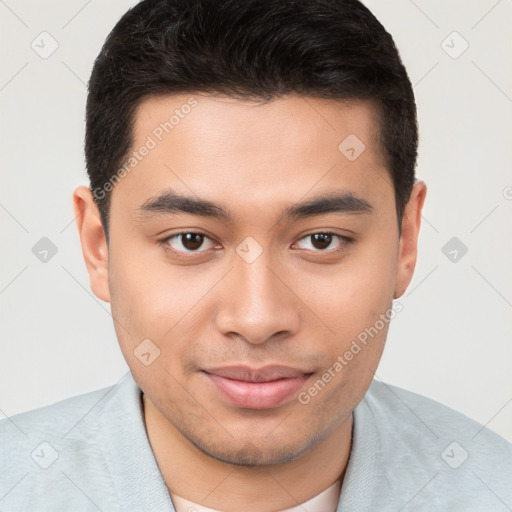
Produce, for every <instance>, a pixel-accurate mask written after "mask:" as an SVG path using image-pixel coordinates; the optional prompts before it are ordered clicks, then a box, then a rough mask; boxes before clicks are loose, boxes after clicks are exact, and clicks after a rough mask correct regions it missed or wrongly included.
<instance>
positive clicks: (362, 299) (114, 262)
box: [73, 94, 426, 512]
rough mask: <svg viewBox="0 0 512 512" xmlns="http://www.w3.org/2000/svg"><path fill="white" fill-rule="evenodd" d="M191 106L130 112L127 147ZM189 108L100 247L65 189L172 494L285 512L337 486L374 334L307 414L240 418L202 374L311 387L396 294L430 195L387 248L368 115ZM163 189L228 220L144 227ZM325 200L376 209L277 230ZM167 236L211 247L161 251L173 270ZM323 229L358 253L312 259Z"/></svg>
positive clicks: (300, 409) (389, 193)
mask: <svg viewBox="0 0 512 512" xmlns="http://www.w3.org/2000/svg"><path fill="white" fill-rule="evenodd" d="M189 98H190V95H175V96H169V97H162V98H153V99H149V100H145V101H144V102H142V103H141V105H140V106H139V108H138V110H137V112H136V117H135V126H134V144H133V147H134V148H139V147H140V146H142V145H143V144H144V142H145V141H146V140H147V137H148V135H151V133H152V131H153V130H154V129H155V127H156V126H158V125H159V123H161V122H163V121H165V120H167V119H168V118H169V115H170V113H172V111H173V110H174V109H176V108H180V107H181V106H182V105H184V104H185V103H186V102H187V100H188V99H189ZM194 98H195V99H196V100H197V102H198V104H197V106H196V107H195V108H194V109H193V110H192V111H191V112H190V114H188V115H187V116H186V117H184V118H183V119H181V120H180V122H179V124H178V125H176V126H175V127H174V129H173V130H172V132H170V133H169V134H168V135H166V136H165V137H164V138H163V140H162V141H161V142H160V143H159V144H158V145H157V146H156V147H155V148H154V149H152V150H151V151H150V152H149V154H148V155H147V156H146V157H145V158H144V159H142V161H141V162H139V163H138V165H137V166H136V167H135V168H134V169H133V170H132V171H131V172H130V173H129V174H127V175H126V176H125V177H123V179H121V180H120V181H119V182H118V183H117V185H116V186H115V188H114V190H113V191H112V202H111V209H110V226H109V227H110V241H109V244H108V246H107V243H106V239H105V234H104V231H103V228H102V225H101V222H100V217H99V212H98V209H97V207H96V205H95V204H94V201H93V199H92V196H91V191H90V190H89V189H88V188H87V187H79V188H77V189H76V190H75V192H74V196H73V197H74V207H75V213H76V215H77V226H78V231H79V234H80V239H81V244H82V249H83V255H84V258H85V263H86V265H87V269H88V272H89V277H90V285H91V288H92V290H93V292H94V294H95V295H96V296H97V297H99V298H100V299H102V300H104V301H107V302H110V303H111V309H112V314H113V318H114V324H115V328H116V333H117V337H118V340H119V343H120V347H121V350H122V352H123V355H124V357H125V358H126V361H127V363H128V365H129V367H130V370H131V372H132V374H133V377H134V379H135V381H136V382H137V383H138V385H139V386H140V388H141V389H142V391H143V404H144V416H145V421H146V427H147V432H148V437H149V440H150V443H151V446H152V449H153V451H154V453H155V457H156V460H157V462H158V465H159V467H160V470H161V472H162V475H163V477H164V479H165V482H166V484H167V486H168V488H169V490H170V491H171V492H174V493H176V494H177V495H179V496H182V497H184V498H187V499H190V500H192V501H195V502H197V503H201V504H202V505H204V506H208V507H211V508H214V509H218V510H225V511H227V512H231V511H233V512H234V511H237V510H246V511H248V512H252V511H255V512H256V511H258V512H261V510H268V511H271V510H279V509H285V508H288V507H292V506H295V505H297V504H298V503H301V502H304V501H306V500H308V499H310V498H312V497H313V496H315V495H316V494H318V493H320V492H321V491H323V490H324V489H326V488H327V487H329V486H330V485H332V484H333V483H334V482H335V481H336V480H338V479H340V478H342V477H343V475H344V471H345V468H346V465H347V463H348V457H349V453H350V446H351V428H352V412H353V410H354V408H355V407H356V406H357V404H358V403H359V402H360V400H361V399H362V397H363V395H364V393H365V392H366V390H367V389H368V387H369V385H370V383H371V380H372V378H373V373H374V372H375V370H376V368H377V365H378V363H379V360H380V358H381V355H382V350H383V348H384V343H385V339H386V335H387V324H386V326H385V328H383V329H381V330H380V331H379V333H378V335H377V336H375V337H374V338H373V339H371V341H370V342H369V343H368V344H367V346H365V347H364V348H363V349H362V350H361V351H360V352H359V353H358V354H357V355H355V356H354V358H353V359H352V360H351V361H350V362H349V364H347V366H345V367H344V368H343V370H342V371H341V372H339V373H337V374H336V377H334V378H332V380H331V382H329V384H328V385H326V386H325V388H323V389H322V390H321V391H320V392H319V393H318V394H317V395H316V396H315V397H313V398H312V399H311V401H310V402H309V403H308V404H306V405H304V404H302V403H301V402H300V401H299V400H298V399H297V396H294V397H293V398H292V399H289V400H288V401H286V402H285V403H284V404H282V405H280V406H278V407H274V408H272V409H264V410H254V409H247V408H243V407H235V406H233V405H232V404H230V403H228V402H227V401H226V400H225V399H224V398H223V397H222V396H221V395H220V394H219V393H218V391H217V390H216V389H215V388H214V387H213V386H211V385H209V382H208V381H207V379H206V378H205V375H204V373H203V372H202V371H201V369H204V368H207V367H209V368H211V367H214V366H228V365H248V366H251V367H256V368H261V367H263V366H266V365H270V364H282V365H287V366H291V367H294V368H300V369H301V370H303V371H307V372H313V374H312V375H311V377H310V378H309V380H308V381H307V382H306V383H305V384H304V386H303V387H302V388H301V390H300V391H304V390H306V391H307V390H308V389H309V388H310V387H311V385H312V384H313V383H314V382H315V381H317V380H318V379H319V378H321V376H322V374H323V373H324V372H325V371H326V369H328V368H330V367H332V365H333V364H334V362H335V361H336V360H337V358H338V356H339V355H342V354H344V353H345V351H346V350H348V349H349V347H350V345H351V343H352V341H353V340H354V339H356V337H357V335H358V334H359V333H360V332H362V331H364V329H365V328H367V327H369V326H372V325H374V324H375V322H376V321H377V320H378V319H379V315H380V314H383V313H385V312H386V311H388V310H390V308H391V305H392V300H393V299H397V298H399V297H400V296H401V295H402V294H403V293H404V291H405V290H406V288H407V286H408V285H409V283H410V281H411V279H412V275H413V271H414V267H415V264H416V256H417V239H418V233H419V229H420V221H421V211H422V207H423V203H424V200H425V195H426V185H425V183H424V182H422V181H416V183H415V185H414V189H413V191H412V194H411V197H410V200H409V202H408V204H407V207H406V211H405V215H404V218H403V221H402V235H401V237H400V236H399V232H398V223H397V218H396V211H395V200H394V190H393V185H392V181H391V178H390V175H389V172H388V171H387V169H386V166H385V162H384V160H383V157H382V150H381V147H380V144H379V140H378V129H377V128H378V125H377V117H376V114H375V110H374V109H373V108H372V105H371V103H368V102H363V101H356V102H351V103H347V102H339V101H333V100H325V99H313V98H304V97H299V96H288V97H281V98H279V99H275V100H273V101H271V102H269V103H266V104H262V103H258V102H255V101H246V100H244V101H241V100H235V99H230V98H226V97H222V96H216V97H213V96H208V95H200V94H196V95H194ZM349 134H355V135H356V136H357V137H358V138H359V139H360V140H361V141H363V142H364V144H365V146H366V149H365V151H364V152H363V153H362V154H361V155H360V156H359V157H358V158H356V159H355V160H354V161H350V160H349V159H347V158H346V157H345V156H344V155H343V154H342V153H341V152H340V150H339V149H338V145H339V144H340V143H341V142H342V141H343V140H344V139H345V138H346V137H347V136H348V135H349ZM169 187H172V188H173V189H174V190H175V191H176V192H178V193H180V194H186V195H190V196H193V197H196V198H197V197H199V198H201V199H208V200H210V201H213V202H215V203H218V204H220V205H222V206H223V207H224V208H225V209H228V210H229V211H230V212H231V213H232V218H231V219H230V220H229V221H225V220H222V221H221V220H219V219H213V218H205V217H200V216H198V215H193V214H190V213H179V214H177V215H176V214H174V215H172V214H159V215H155V216H148V215H141V214H140V211H139V210H138V208H139V207H140V206H141V205H142V204H144V203H145V201H147V200H148V199H149V198H151V197H154V196H156V195H157V194H158V193H160V192H162V191H163V190H165V189H167V188H169ZM333 191H336V192H349V191H350V192H351V193H352V194H353V195H356V196H357V197H360V198H363V199H364V200H366V201H367V202H368V203H370V205H371V206H372V211H370V212H364V213H358V214H355V213H346V212H344V213H343V212H342V213H340V212H335V213H327V214H321V215H315V216H311V217H306V218H300V219H295V220H289V219H286V218H285V217H283V216H282V212H283V210H284V209H285V208H286V207H289V206H292V205H294V204H296V203H297V202H300V201H305V200H308V199H312V198H316V197H317V196H319V195H321V194H325V193H331V192H333ZM180 231H186V232H192V233H193V232H202V233H205V234H206V235H207V236H208V237H209V238H206V239H205V241H204V244H203V245H202V246H201V247H200V248H199V249H198V251H199V252H195V253H194V252H190V251H189V252H187V248H188V247H190V246H189V245H186V244H185V245H184V244H183V243H182V242H183V240H182V239H180V238H179V237H175V238H174V239H170V240H168V241H167V245H168V246H169V245H170V244H171V243H172V247H174V248H175V249H176V250H178V251H181V254H182V255H183V257H181V258H179V257H177V256H175V255H174V254H173V253H171V252H167V251H165V249H164V246H165V242H161V241H162V240H163V239H164V238H166V237H170V236H171V235H175V234H176V233H178V232H180ZM319 232H335V233H336V234H339V235H341V236H345V237H351V238H353V239H354V242H352V243H347V242H345V239H342V238H339V239H338V238H336V237H334V238H333V239H332V243H331V245H330V246H328V248H327V249H323V248H322V247H320V248H318V247H317V246H315V245H313V243H312V239H311V237H308V236H307V235H308V234H309V235H311V234H312V233H319ZM248 236H250V237H253V238H254V239H255V240H256V241H257V243H258V244H259V246H260V247H261V249H262V253H261V254H260V256H259V257H258V258H257V259H256V260H255V261H253V262H252V263H247V262H246V261H245V260H244V259H243V258H241V257H240V256H239V254H238V253H237V252H236V249H237V247H238V246H239V244H240V243H241V242H242V241H243V240H244V239H245V238H246V237H248ZM171 240H173V241H172V242H171ZM337 249H338V250H337ZM147 338H149V339H150V340H152V343H154V345H156V346H157V347H158V348H159V350H160V355H159V357H158V358H156V359H155V360H154V361H153V362H152V364H150V365H149V366H145V365H144V364H142V363H141V361H140V360H139V359H138V358H137V357H136V356H135V354H134V350H135V349H136V348H137V346H138V345H139V344H140V343H141V341H142V340H144V339H147ZM296 395H297V394H296ZM318 468H322V470H321V471H319V470H318Z"/></svg>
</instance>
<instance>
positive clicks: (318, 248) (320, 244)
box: [296, 233, 352, 252]
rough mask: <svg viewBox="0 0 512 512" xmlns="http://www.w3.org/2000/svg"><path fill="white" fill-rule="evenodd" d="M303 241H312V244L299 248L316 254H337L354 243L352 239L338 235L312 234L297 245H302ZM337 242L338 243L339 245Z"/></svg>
mask: <svg viewBox="0 0 512 512" xmlns="http://www.w3.org/2000/svg"><path fill="white" fill-rule="evenodd" d="M302 240H310V242H309V243H306V244H304V245H303V246H302V247H299V248H301V249H307V250H313V251H314V252H331V251H332V252H335V251H338V250H341V249H342V248H343V246H344V245H346V244H349V243H350V242H351V241H352V239H350V238H348V237H346V236H342V235H338V234H336V233H311V234H309V235H306V236H305V237H303V238H301V239H300V240H299V242H297V244H296V245H300V243H301V241H302ZM336 242H338V243H337V245H336ZM333 246H334V247H333Z"/></svg>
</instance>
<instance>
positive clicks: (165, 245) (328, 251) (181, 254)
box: [158, 231, 355, 258]
mask: <svg viewBox="0 0 512 512" xmlns="http://www.w3.org/2000/svg"><path fill="white" fill-rule="evenodd" d="M187 234H192V235H202V236H204V237H205V238H208V239H209V240H212V239H211V237H210V236H208V235H207V234H206V233H202V232H201V231H181V232H179V233H175V234H173V235H171V236H168V237H166V238H163V239H162V240H159V241H158V244H159V245H160V246H162V248H163V249H164V250H165V251H166V252H169V253H172V254H173V255H175V256H177V257H178V258H191V257H194V255H197V254H201V253H205V252H207V251H208V250H203V251H201V250H197V251H186V252H185V251H177V250H175V249H173V248H171V247H170V246H169V243H168V242H169V241H170V240H172V239H173V238H178V237H180V236H181V235H187ZM320 234H322V235H329V236H332V237H335V238H338V239H339V240H340V242H341V248H338V249H326V250H316V251H312V252H313V253H318V254H334V253H338V252H341V251H343V250H344V248H345V247H346V246H347V245H350V244H352V243H353V242H354V241H355V240H354V239H353V238H350V237H348V236H345V235H340V234H338V233H333V232H331V231H315V232H314V233H308V234H307V235H304V236H303V237H302V238H300V239H299V241H301V240H303V239H305V238H308V237H312V236H314V235H320ZM212 241H213V240H212ZM295 244H296V242H294V244H293V245H295ZM305 250H307V251H309V250H310V249H305Z"/></svg>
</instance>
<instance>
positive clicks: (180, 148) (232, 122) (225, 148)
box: [112, 94, 393, 207]
mask: <svg viewBox="0 0 512 512" xmlns="http://www.w3.org/2000/svg"><path fill="white" fill-rule="evenodd" d="M144 148H149V149H144ZM133 153H138V156H137V158H136V161H135V160H134V157H133ZM142 153H144V155H143V156H141V154H142ZM130 156H131V157H132V158H131V160H132V163H133V164H135V165H133V166H132V167H131V168H129V167H127V169H129V172H128V173H127V177H126V178H123V180H121V181H120V182H119V184H118V185H117V186H116V188H115V189H114V192H113V195H112V199H113V202H114V200H115V196H116V195H120V194H123V196H124V197H123V202H125V203H130V204H131V205H132V206H133V207H138V206H140V204H142V203H143V202H144V201H145V200H147V199H148V198H149V197H151V196H154V195H156V194H158V193H159V192H161V191H162V190H164V189H166V188H169V187H172V188H173V189H175V190H178V191H180V192H182V193H186V194H187V195H195V196H198V197H201V198H204V199H212V200H216V201H218V200H219V199H222V200H223V201H224V202H230V203H232V204H236V203H239V204H240V205H241V206H242V205H243V204H244V203H245V204H248V203H247V201H248V198H250V200H251V201H252V204H253V205H259V206H260V207H264V206H265V205H269V204H271V203H279V204H280V205H284V204H285V203H286V204H289V203H290V202H293V201H298V200H299V199H301V198H305V197H307V195H308V194H318V193H326V192H328V191H330V190H331V189H336V190H345V191H347V192H353V193H357V195H359V196H363V197H364V196H366V197H368V196H372V195H373V196H375V199H378V197H377V196H379V194H380V195H381V196H382V195H383V194H384V195H386V194H388V195H389V193H391V194H393V189H392V182H391V178H390V176H389V173H388V172H387V170H386V168H385V166H384V159H383V155H382V150H381V146H380V143H379V123H378V114H377V110H376V109H375V108H374V106H373V104H371V103H369V102H363V101H352V102H346V101H335V100H325V99H317V98H310V97H302V96H287V97H280V98H276V99H273V100H271V101H269V102H266V103H263V102H261V101H248V100H244V101H241V100H236V99H233V98H228V97H225V96H211V95H205V94H180V95H173V96H165V97H158V98H150V99H147V100H145V101H143V102H142V103H141V104H140V105H139V107H138V108H137V110H136V113H135V119H134V128H133V144H132V151H131V153H130V155H128V158H127V160H126V162H129V158H130ZM136 203H137V204H136Z"/></svg>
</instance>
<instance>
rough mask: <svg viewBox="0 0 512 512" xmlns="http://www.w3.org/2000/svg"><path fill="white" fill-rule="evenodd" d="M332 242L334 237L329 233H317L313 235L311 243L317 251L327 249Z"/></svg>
mask: <svg viewBox="0 0 512 512" xmlns="http://www.w3.org/2000/svg"><path fill="white" fill-rule="evenodd" d="M331 242H332V235H330V234H328V233H315V234H314V235H311V243H312V245H313V247H314V248H315V249H327V248H328V247H329V245H331Z"/></svg>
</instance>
